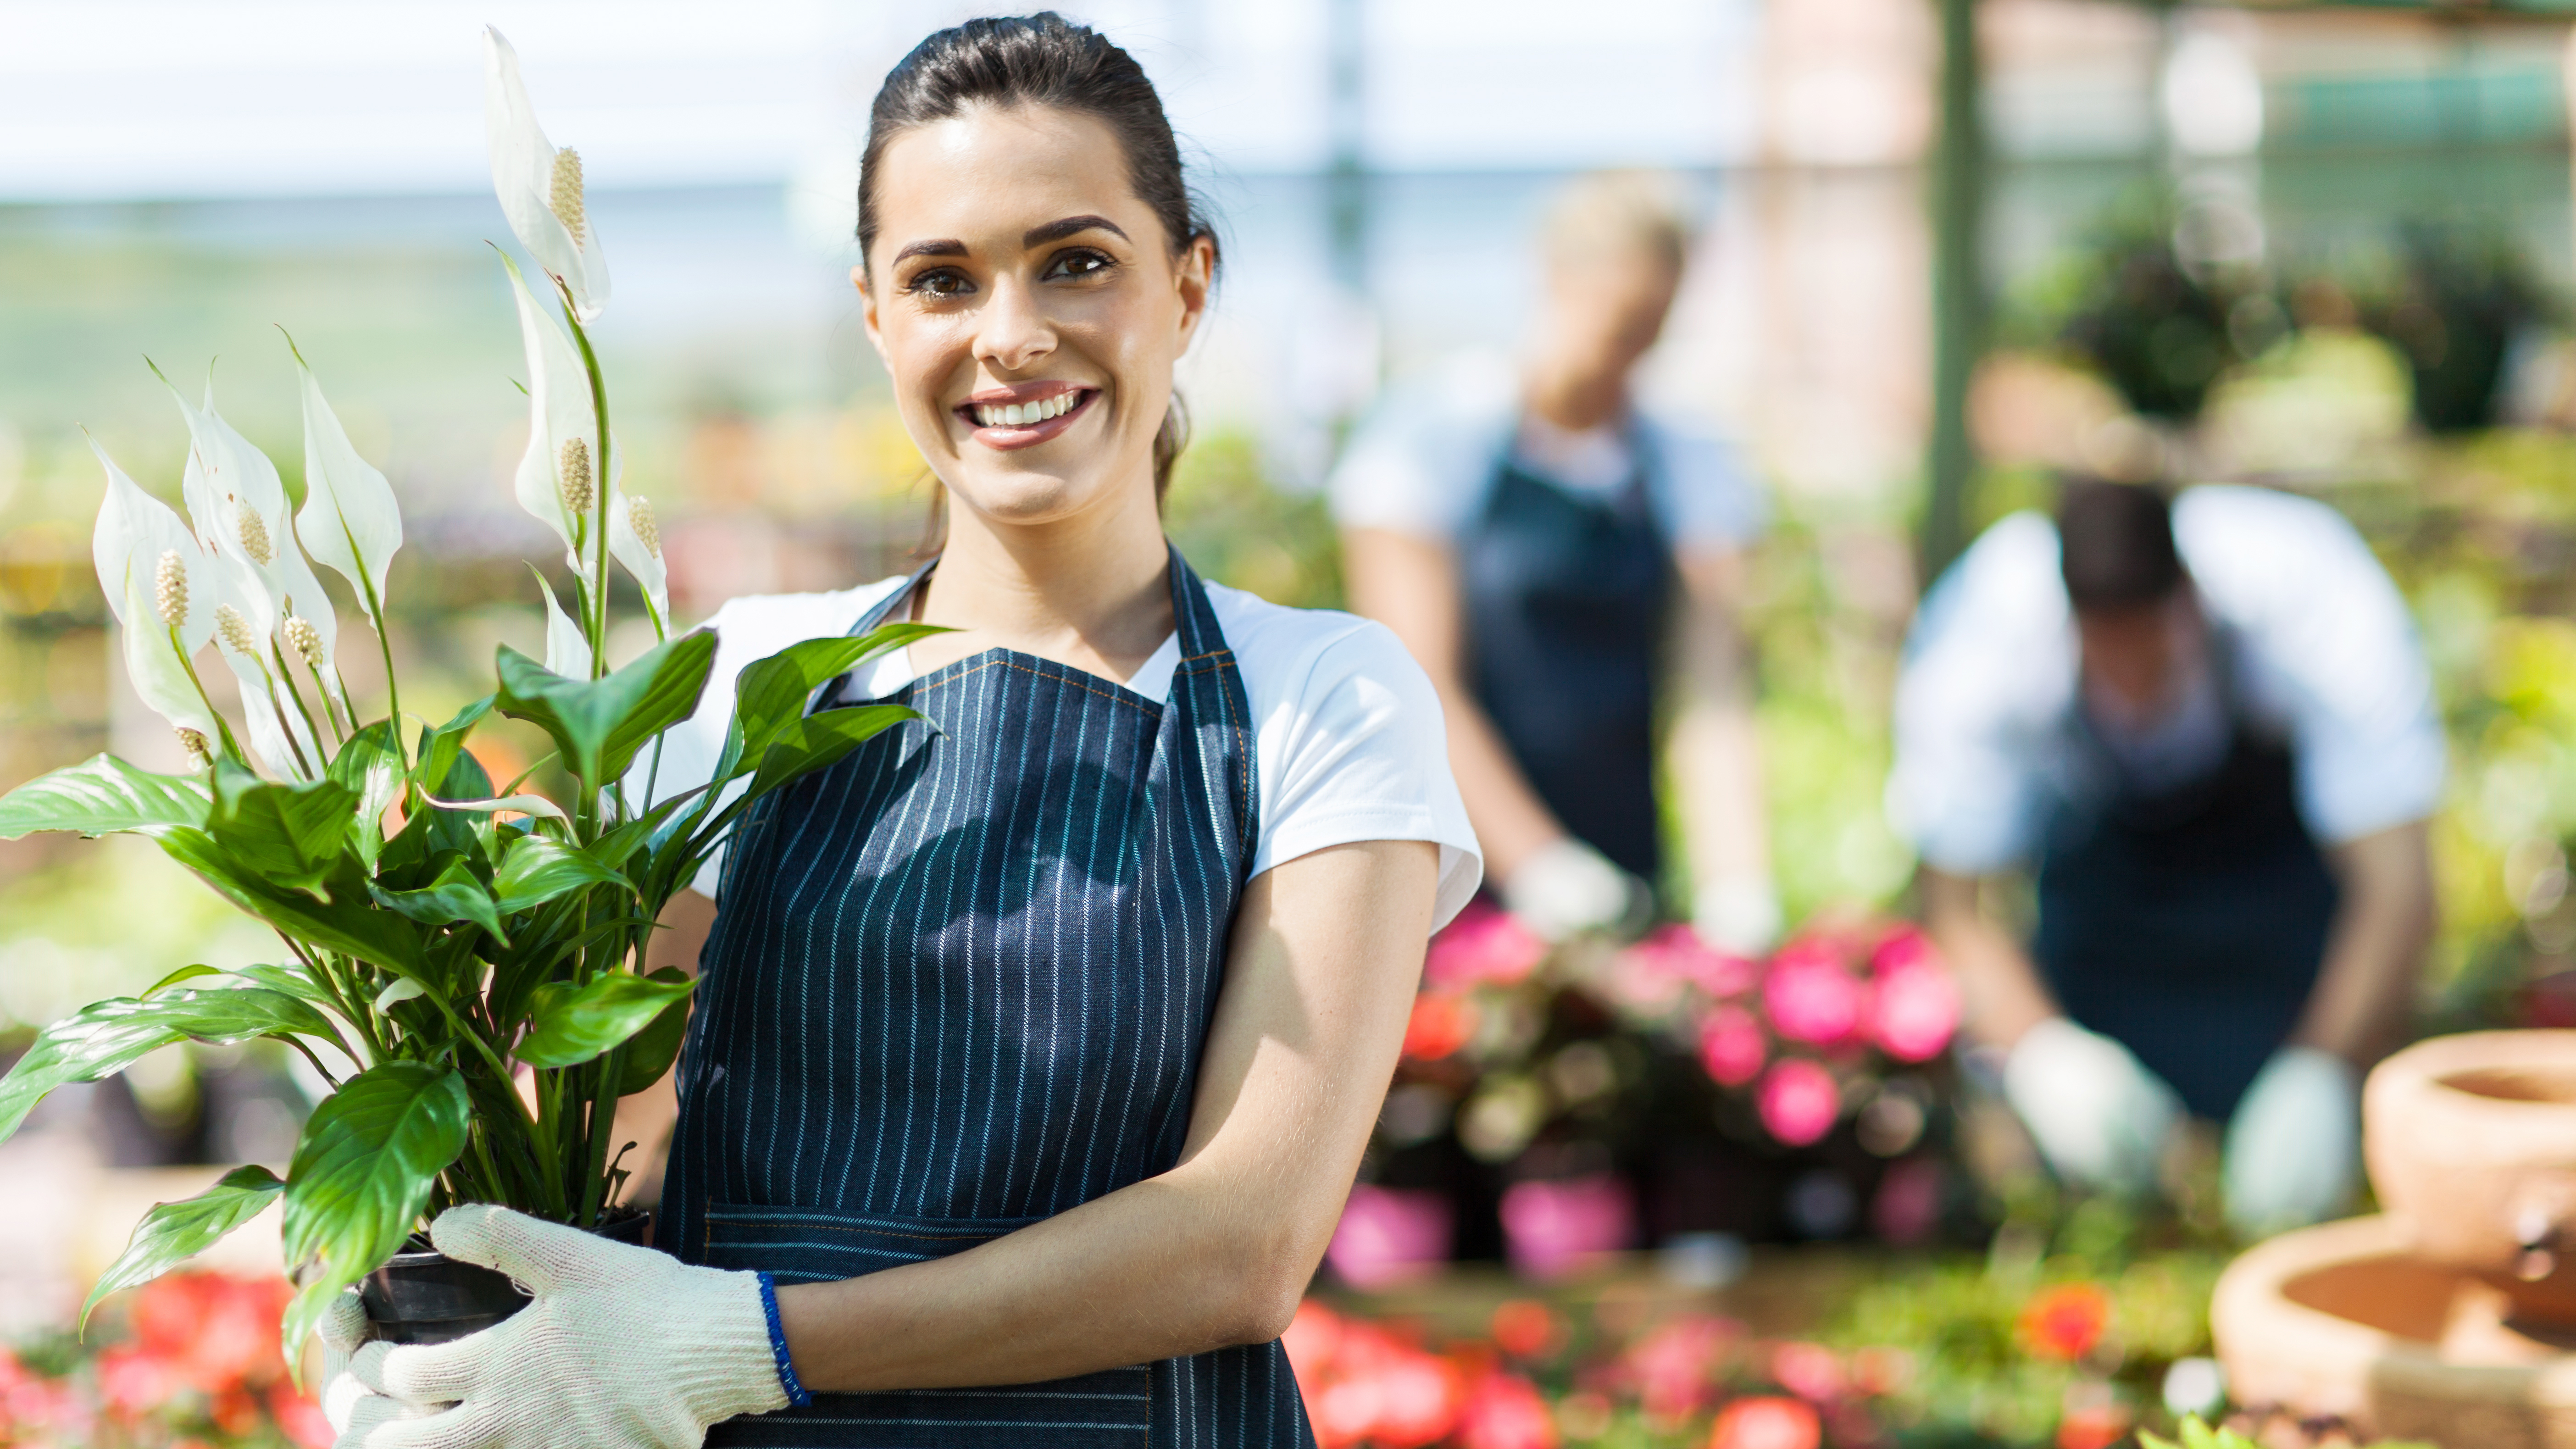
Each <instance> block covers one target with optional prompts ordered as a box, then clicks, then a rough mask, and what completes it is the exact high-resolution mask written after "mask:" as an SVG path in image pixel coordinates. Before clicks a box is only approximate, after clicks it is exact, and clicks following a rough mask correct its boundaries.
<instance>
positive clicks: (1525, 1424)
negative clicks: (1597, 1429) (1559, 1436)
mask: <svg viewBox="0 0 2576 1449" xmlns="http://www.w3.org/2000/svg"><path fill="white" fill-rule="evenodd" d="M1458 1443H1459V1445H1460V1446H1461V1449H1556V1418H1555V1416H1554V1415H1552V1414H1550V1413H1549V1412H1548V1409H1547V1400H1546V1399H1544V1398H1542V1397H1541V1396H1540V1395H1539V1391H1538V1386H1537V1385H1535V1384H1533V1383H1531V1382H1530V1381H1529V1380H1527V1379H1525V1378H1522V1377H1521V1376H1520V1375H1518V1374H1504V1373H1497V1374H1487V1375H1486V1376H1485V1377H1484V1379H1483V1380H1482V1381H1480V1382H1479V1383H1478V1384H1477V1385H1476V1387H1475V1388H1473V1389H1471V1390H1469V1391H1468V1394H1467V1406H1466V1408H1465V1410H1464V1411H1463V1412H1461V1413H1460V1414H1459V1416H1458Z"/></svg>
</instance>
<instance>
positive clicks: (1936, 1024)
mask: <svg viewBox="0 0 2576 1449" xmlns="http://www.w3.org/2000/svg"><path fill="white" fill-rule="evenodd" d="M1958 1029H1959V987H1958V983H1957V982H1954V981H1952V980H1951V979H1950V973H1949V972H1948V971H1947V970H1945V969H1943V967H1942V966H1941V964H1940V962H1939V961H1938V960H1937V959H1935V958H1932V957H1928V956H1927V957H1923V958H1921V959H1919V960H1917V961H1916V962H1915V963H1914V964H1912V965H1907V966H1897V967H1893V968H1890V969H1888V970H1885V971H1882V972H1881V973H1880V974H1879V978H1878V990H1877V991H1875V992H1873V993H1872V994H1871V998H1870V1007H1869V1034H1870V1038H1871V1039H1872V1040H1873V1041H1876V1042H1877V1043H1878V1045H1879V1047H1880V1049H1881V1050H1883V1051H1885V1052H1886V1053H1887V1054H1888V1055H1889V1056H1892V1057H1894V1058H1896V1059H1897V1060H1898V1061H1900V1062H1923V1061H1930V1060H1931V1059H1932V1058H1934V1057H1937V1056H1939V1055H1940V1054H1941V1050H1942V1048H1944V1047H1946V1046H1948V1045H1949V1044H1950V1038H1951V1036H1952V1035H1954V1034H1955V1033H1956V1032H1957V1031H1958Z"/></svg>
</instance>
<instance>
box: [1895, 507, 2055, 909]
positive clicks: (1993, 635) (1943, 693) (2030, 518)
mask: <svg viewBox="0 0 2576 1449" xmlns="http://www.w3.org/2000/svg"><path fill="white" fill-rule="evenodd" d="M2068 632H2069V626H2068V621H2067V609H2066V592H2065V588H2064V586H2063V585H2062V584H2060V583H2058V581H2057V540H2056V534H2055V532H2054V531H2053V530H2052V529H2050V528H2049V526H2048V523H2047V521H2046V520H2045V519H2042V518H2039V517H2037V516H2036V515H2017V516H2016V517H2014V518H2010V519H2006V520H2004V521H2003V522H2001V523H1999V524H1997V525H1996V526H1995V527H1994V528H1993V529H1991V530H1989V531H1988V533H1987V535H1986V536H1985V537H1984V538H1982V539H1980V540H1978V542H1977V543H1976V545H1975V546H1974V547H1972V548H1971V549H1970V550H1969V551H1968V553H1967V554H1966V555H1965V556H1964V557H1962V558H1961V559H1960V560H1959V562H1958V563H1957V564H1956V565H1955V566H1954V567H1953V569H1952V571H1951V572H1950V573H1949V574H1948V575H1946V576H1945V577H1944V578H1943V579H1942V580H1941V581H1940V583H1939V584H1938V585H1937V586H1936V587H1935V588H1934V589H1933V591H1932V593H1931V594H1930V596H1928V597H1927V598H1926V599H1925V600H1924V602H1923V608H1922V610H1921V612H1920V613H1919V614H1918V615H1917V617H1916V619H1915V624H1914V630H1913V635H1912V637H1911V638H1910V639H1909V640H1908V641H1907V644H1906V653H1905V664H1904V668H1903V670H1902V671H1901V672H1900V674H1899V676H1898V679H1897V686H1896V760H1895V765H1894V768H1893V769H1892V770H1891V771H1890V773H1889V776H1888V782H1887V813H1888V819H1889V822H1890V824H1892V825H1893V826H1894V827H1895V829H1896V832H1897V833H1898V835H1900V836H1901V837H1903V838H1904V839H1905V840H1906V841H1907V842H1908V843H1910V844H1911V845H1912V846H1913V847H1914V850H1915V853H1916V854H1917V855H1919V856H1921V857H1922V859H1923V861H1924V863H1925V864H1927V865H1930V866H1931V867H1932V868H1934V869H1935V870H1940V871H1946V872H1948V873H1950V874H1953V875H1963V876H1977V875H1988V874H1992V873H1993V872H1996V871H1999V870H2003V869H2006V868H2008V867H2010V866H2013V865H2015V864H2018V863H2021V862H2023V861H2025V860H2027V859H2028V857H2029V856H2030V855H2031V854H2032V853H2033V851H2034V850H2035V849H2036V848H2037V845H2038V841H2039V831H2040V829H2041V826H2042V823H2043V822H2042V815H2043V813H2044V811H2045V809H2046V804H2047V801H2048V798H2049V783H2050V782H2049V781H2048V779H2047V778H2046V776H2045V775H2044V773H2043V771H2044V769H2045V764H2046V762H2047V761H2048V760H2049V759H2050V758H2051V751H2050V744H2051V741H2050V740H2049V739H2047V738H2046V734H2047V731H2048V729H2049V725H2050V722H2052V721H2054V720H2056V719H2058V718H2060V717H2061V716H2062V715H2063V713H2064V711H2065V709H2066V707H2067V704H2068V703H2069V702H2070V701H2071V699H2072V695H2073V687H2074V682H2073V670H2074V661H2073V657H2072V656H2073V645H2072V643H2071V641H2070V640H2069V638H2068Z"/></svg>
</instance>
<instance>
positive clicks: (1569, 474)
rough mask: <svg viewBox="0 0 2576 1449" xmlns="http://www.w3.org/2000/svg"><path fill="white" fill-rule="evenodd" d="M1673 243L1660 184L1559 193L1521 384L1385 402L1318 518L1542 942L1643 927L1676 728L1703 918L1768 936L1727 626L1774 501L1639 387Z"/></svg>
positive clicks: (1759, 831)
mask: <svg viewBox="0 0 2576 1449" xmlns="http://www.w3.org/2000/svg"><path fill="white" fill-rule="evenodd" d="M1689 246H1690V236H1689V230H1688V227H1687V224H1686V223H1685V221H1684V220H1683V217H1682V214H1681V212H1680V210H1679V208H1678V206H1677V205H1676V204H1675V202H1674V200H1673V199H1672V196H1671V193H1670V190H1669V189H1668V188H1667V187H1666V186H1664V185H1663V184H1661V183H1660V182H1659V181H1657V180H1656V179H1654V178H1652V177H1648V176H1645V175H1641V174H1636V173H1615V172H1614V173H1606V174H1601V175H1595V176H1590V177H1586V178H1584V179H1582V180H1580V181H1577V182H1576V183H1574V184H1573V185H1572V186H1571V187H1569V188H1568V189H1567V190H1566V191H1565V192H1564V193H1563V194H1561V195H1560V196H1559V197H1558V198H1557V200H1556V202H1555V204H1554V206H1553V207H1552V208H1551V209H1550V211H1549V213H1548V216H1547V220H1546V224H1545V230H1544V236H1543V262H1544V279H1545V289H1544V293H1543V296H1542V298H1541V304H1540V307H1539V317H1538V324H1537V329H1536V334H1535V336H1534V337H1533V338H1532V342H1531V346H1530V348H1529V350H1528V353H1527V355H1526V357H1525V359H1524V362H1523V366H1522V368H1521V370H1520V372H1519V374H1518V376H1517V377H1515V376H1514V375H1513V374H1512V373H1511V372H1510V371H1509V370H1508V369H1504V368H1493V369H1488V370H1482V371H1478V370H1471V369H1463V368H1462V369H1457V370H1453V372H1452V373H1451V374H1450V375H1448V376H1446V377H1443V378H1441V379H1439V380H1438V381H1437V382H1436V383H1434V384H1433V385H1431V386H1427V387H1421V388H1416V389H1411V390H1408V391H1405V392H1400V393H1398V394H1397V395H1396V396H1394V397H1393V398H1391V399H1390V400H1389V401H1388V403H1387V404H1386V405H1385V406H1383V407H1382V408H1381V409H1380V410H1379V412H1378V414H1377V416H1376V417H1374V418H1373V419H1372V420H1371V421H1370V423H1369V424H1368V425H1367V427H1366V428H1364V429H1363V430H1362V431H1361V432H1360V434H1359V435H1358V436H1357V437H1356V438H1355V439H1354V440H1353V442H1352V445H1351V447H1350V450H1349V452H1348V453H1347V454H1346V455H1345V457H1344V459H1343V462H1342V463H1341V465H1340V467H1339V468H1338V469H1337V470H1336V472H1335V474H1334V476H1333V480H1332V505H1333V511H1334V515H1335V517H1336V518H1337V519H1338V520H1339V522H1340V524H1341V527H1342V538H1343V549H1344V559H1345V570H1346V573H1347V576H1348V579H1349V585H1350V597H1351V603H1352V606H1353V607H1354V608H1355V609H1357V610H1358V611H1359V612H1360V613H1362V614H1366V615H1368V616H1369V617H1371V618H1374V619H1378V620H1381V621H1383V622H1384V623H1386V624H1387V625H1388V626H1389V627H1391V628H1393V629H1394V630H1395V632H1396V634H1397V635H1398V636H1400V637H1401V638H1402V639H1403V640H1404V642H1405V644H1406V645H1407V646H1408V647H1410V648H1411V649H1412V651H1413V654H1414V657H1415V658H1416V659H1418V660H1420V661H1421V663H1422V666H1423V668H1424V669H1426V670H1428V671H1429V672H1430V675H1431V678H1432V681H1433V683H1434V684H1435V685H1437V686H1438V688H1439V691H1440V700H1441V705H1442V708H1443V710H1444V711H1445V712H1446V714H1447V718H1448V728H1449V755H1450V766H1451V768H1452V769H1453V770H1454V771H1455V772H1456V774H1457V777H1458V785H1459V788H1460V790H1461V791H1462V792H1463V793H1464V794H1465V796H1466V801H1467V813H1468V815H1469V817H1470V818H1471V819H1472V820H1473V821H1474V823H1475V827H1476V835H1477V838H1478V839H1479V840H1480V841H1482V842H1483V845H1484V848H1485V860H1486V865H1487V871H1488V876H1487V878H1488V879H1489V880H1490V881H1492V882H1494V883H1495V886H1496V888H1497V890H1498V892H1499V894H1500V896H1501V898H1502V901H1503V904H1504V905H1505V906H1506V907H1507V908H1508V909H1509V910H1510V911H1512V913H1513V914H1515V915H1517V916H1518V917H1520V919H1521V920H1522V921H1523V922H1524V923H1526V924H1527V925H1529V926H1530V927H1531V928H1532V929H1533V930H1535V931H1536V932H1538V934H1540V935H1541V936H1544V937H1546V938H1548V939H1551V940H1554V939H1558V938H1561V937H1563V936H1566V935H1568V934H1571V933H1573V932H1576V931H1581V930H1587V929H1594V928H1609V929H1613V930H1634V929H1637V928H1639V927H1642V926H1643V925H1644V924H1645V923H1646V922H1647V921H1648V920H1650V919H1652V918H1653V916H1654V915H1655V914H1656V913H1657V902H1656V899H1655V888H1656V886H1657V885H1658V884H1659V883H1661V881H1662V880H1663V879H1664V877H1665V872H1664V866H1663V842H1662V832H1663V820H1664V817H1665V814H1666V812H1665V811H1664V810H1663V809H1662V808H1661V806H1660V805H1659V803H1658V801H1657V798H1656V796H1657V790H1656V786H1657V779H1658V773H1659V772H1658V770H1657V768H1656V765H1657V761H1656V758H1655V741H1656V734H1657V727H1658V725H1659V723H1663V722H1664V719H1665V718H1666V717H1668V718H1669V728H1670V744H1671V748H1672V750H1673V755H1672V759H1671V765H1672V769H1671V774H1670V776H1669V778H1670V780H1671V782H1672V783H1673V785H1674V786H1675V787H1676V788H1677V789H1678V790H1679V791H1680V794H1681V800H1680V802H1679V803H1680V807H1681V808H1680V809H1679V810H1677V811H1673V812H1670V813H1672V814H1673V815H1675V816H1677V817H1678V818H1679V820H1680V822H1681V825H1682V828H1683V832H1684V836H1685V841H1686V844H1687V847H1688V853H1689V863H1690V866H1691V869H1692V873H1693V874H1692V879H1693V880H1694V882H1695V888H1694V889H1693V891H1692V905H1693V909H1694V911H1695V914H1696V918H1697V922H1698V924H1699V926H1700V928H1701V930H1702V933H1703V934H1704V935H1706V936H1708V937H1709V938H1711V939H1712V940H1713V941H1715V942H1717V943H1719V944H1722V945H1726V946H1730V947H1732V948H1734V949H1738V950H1743V951H1748V952H1750V951H1756V950H1759V949H1761V948H1762V947H1763V946H1765V945H1767V944H1768V943H1769V942H1770V940H1771V939H1772V937H1773V936H1774V935H1776V934H1777V932H1778V930H1779V924H1780V909H1779V905H1778V901H1777V897H1776V895H1775V894H1774V892H1773V889H1772V884H1771V871H1770V857H1769V851H1768V846H1767V841H1766V838H1765V831H1764V824H1763V813H1762V810H1763V806H1762V794H1761V776H1760V769H1759V764H1758V759H1757V754H1756V750H1755V742H1754V733H1753V720H1752V711H1751V697H1750V693H1751V692H1750V684H1749V669H1748V661H1747V659H1746V650H1745V647H1744V642H1743V639H1742V637H1741V635H1740V633H1739V632H1738V629H1737V626H1736V617H1735V613H1736V600H1737V595H1738V593H1739V592H1740V590H1741V586H1742V576H1743V560H1742V557H1741V553H1742V550H1743V548H1744V546H1745V544H1747V543H1748V542H1750V541H1751V540H1752V538H1753V537H1754V536H1755V535H1756V534H1757V533H1758V532H1759V531H1760V528H1761V526H1762V523H1763V520H1764V517H1765V513H1766V509H1765V504H1764V500H1763V498H1762V495H1761V493H1760V492H1759V491H1758V490H1757V488H1756V487H1755V485H1754V484H1753V483H1752V482H1751V481H1750V480H1749V479H1748V478H1747V477H1746V476H1745V475H1744V473H1743V471H1742V469H1741V468H1740V467H1739V466H1738V464H1737V463H1736V461H1735V458H1734V456H1733V454H1732V453H1731V452H1730V451H1729V450H1728V449H1727V448H1726V447H1725V446H1724V445H1722V444H1721V443H1719V442H1718V441H1717V440H1716V439H1715V438H1713V437H1709V436H1706V435H1704V434H1702V433H1700V432H1698V431H1695V430H1694V429H1692V428H1690V427H1687V426H1684V425H1682V424H1680V423H1678V422H1676V421H1674V420H1672V419H1669V418H1666V417H1661V416H1658V415H1656V414H1654V413H1652V412H1649V411H1647V410H1645V409H1643V408H1641V407H1640V406H1639V405H1638V404H1637V401H1636V399H1635V398H1634V397H1633V396H1632V395H1631V392H1630V388H1629V373H1630V371H1631V370H1632V369H1633V368H1635V366H1636V365H1637V362H1638V360H1639V359H1640V358H1642V357H1644V356H1645V354H1646V352H1647V350H1648V349H1649V348H1651V347H1653V346H1654V344H1655V339H1656V337H1657V335H1658V334H1659V333H1660V332H1661V331H1662V329H1663V325H1664V317H1665V314H1666V313H1667V312H1669V311H1670V310H1671V308H1672V303H1673V297H1674V294H1675V292H1676V291H1677V290H1678V289H1679V287H1680V285H1681V280H1682V268H1683V260H1684V257H1685V256H1686V254H1687V253H1688V251H1689ZM1668 700H1669V702H1670V704H1671V705H1672V706H1673V707H1672V708H1670V709H1669V710H1667V709H1666V704H1667V701H1668Z"/></svg>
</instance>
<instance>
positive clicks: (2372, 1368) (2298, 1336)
mask: <svg viewBox="0 0 2576 1449" xmlns="http://www.w3.org/2000/svg"><path fill="white" fill-rule="evenodd" d="M2524 1291H2525V1289H2524V1287H2523V1285H2516V1286H2515V1287H2512V1288H2499V1287H2497V1286H2495V1285H2493V1284H2490V1283H2488V1282H2486V1281H2484V1280H2483V1279H2481V1278H2479V1277H2478V1276H2476V1275H2473V1274H2468V1273H2463V1272H2460V1271H2459V1270H2457V1269H2452V1268H2445V1267H2442V1266H2439V1265H2436V1264H2432V1263H2427V1262H2425V1261H2423V1260H2421V1259H2418V1258H2414V1257H2411V1256H2409V1255H2408V1253H2407V1251H2406V1239H2405V1237H2404V1235H2403V1233H2402V1232H2401V1230H2400V1228H2399V1227H2398V1225H2397V1224H2396V1223H2395V1222H2394V1221H2392V1220H2391V1219H2389V1218H2386V1217H2368V1218H2354V1219H2350V1220H2348V1221H2345V1222H2339V1223H2327V1224H2325V1225H2323V1226H2321V1227H2314V1228H2305V1229H2302V1230H2300V1231H2298V1232H2295V1233H2285V1234H2283V1235H2282V1236H2280V1237H2277V1238H2274V1239H2272V1240H2271V1241H2269V1242H2267V1243H2263V1244H2261V1245H2260V1246H2258V1247H2256V1248H2254V1249H2253V1250H2252V1251H2250V1252H2248V1253H2246V1254H2245V1255H2244V1256H2243V1257H2241V1258H2238V1259H2237V1260H2236V1261H2235V1262H2234V1263H2232V1264H2230V1265H2228V1269H2227V1272H2226V1273H2225V1274H2224V1275H2223V1276H2221V1277H2220V1278H2219V1280H2218V1292H2217V1295H2216V1298H2215V1299H2214V1301H2213V1302H2212V1303H2211V1305H2210V1332H2211V1334H2212V1335H2213V1336H2214V1337H2215V1338H2216V1339H2217V1342H2218V1356H2219V1360H2220V1362H2222V1363H2223V1364H2225V1365H2226V1368H2227V1381H2228V1396H2229V1397H2230V1398H2232V1399H2234V1400H2235V1401H2236V1402H2238V1403H2240V1404H2246V1405H2251V1406H2255V1407H2259V1408H2273V1407H2279V1408H2284V1409H2288V1410H2290V1411H2292V1412H2294V1413H2297V1414H2300V1415H2327V1414H2331V1415H2337V1416H2340V1417H2342V1418H2345V1419H2348V1420H2350V1421H2351V1422H2352V1423H2353V1424H2354V1425H2356V1426H2358V1427H2359V1428H2361V1429H2363V1430H2365V1431H2366V1432H2369V1433H2373V1434H2379V1435H2385V1436H2388V1437H2390V1438H2395V1439H2421V1440H2426V1441H2429V1442H2432V1443H2435V1444H2441V1445H2447V1446H2451V1449H2576V1353H2570V1352H2569V1351H2568V1350H2569V1348H2570V1347H2571V1342H2576V1341H2571V1340H2570V1339H2569V1338H2568V1337H2567V1336H2566V1335H2564V1334H2560V1333H2556V1332H2553V1331H2551V1330H2549V1329H2547V1328H2545V1327H2534V1326H2533V1325H2532V1324H2531V1323H2529V1322H2528V1306H2527V1304H2526V1303H2525V1302H2524V1301H2523V1300H2522V1298H2520V1297H2518V1296H2517V1295H2518V1294H2520V1293H2522V1292H2524Z"/></svg>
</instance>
